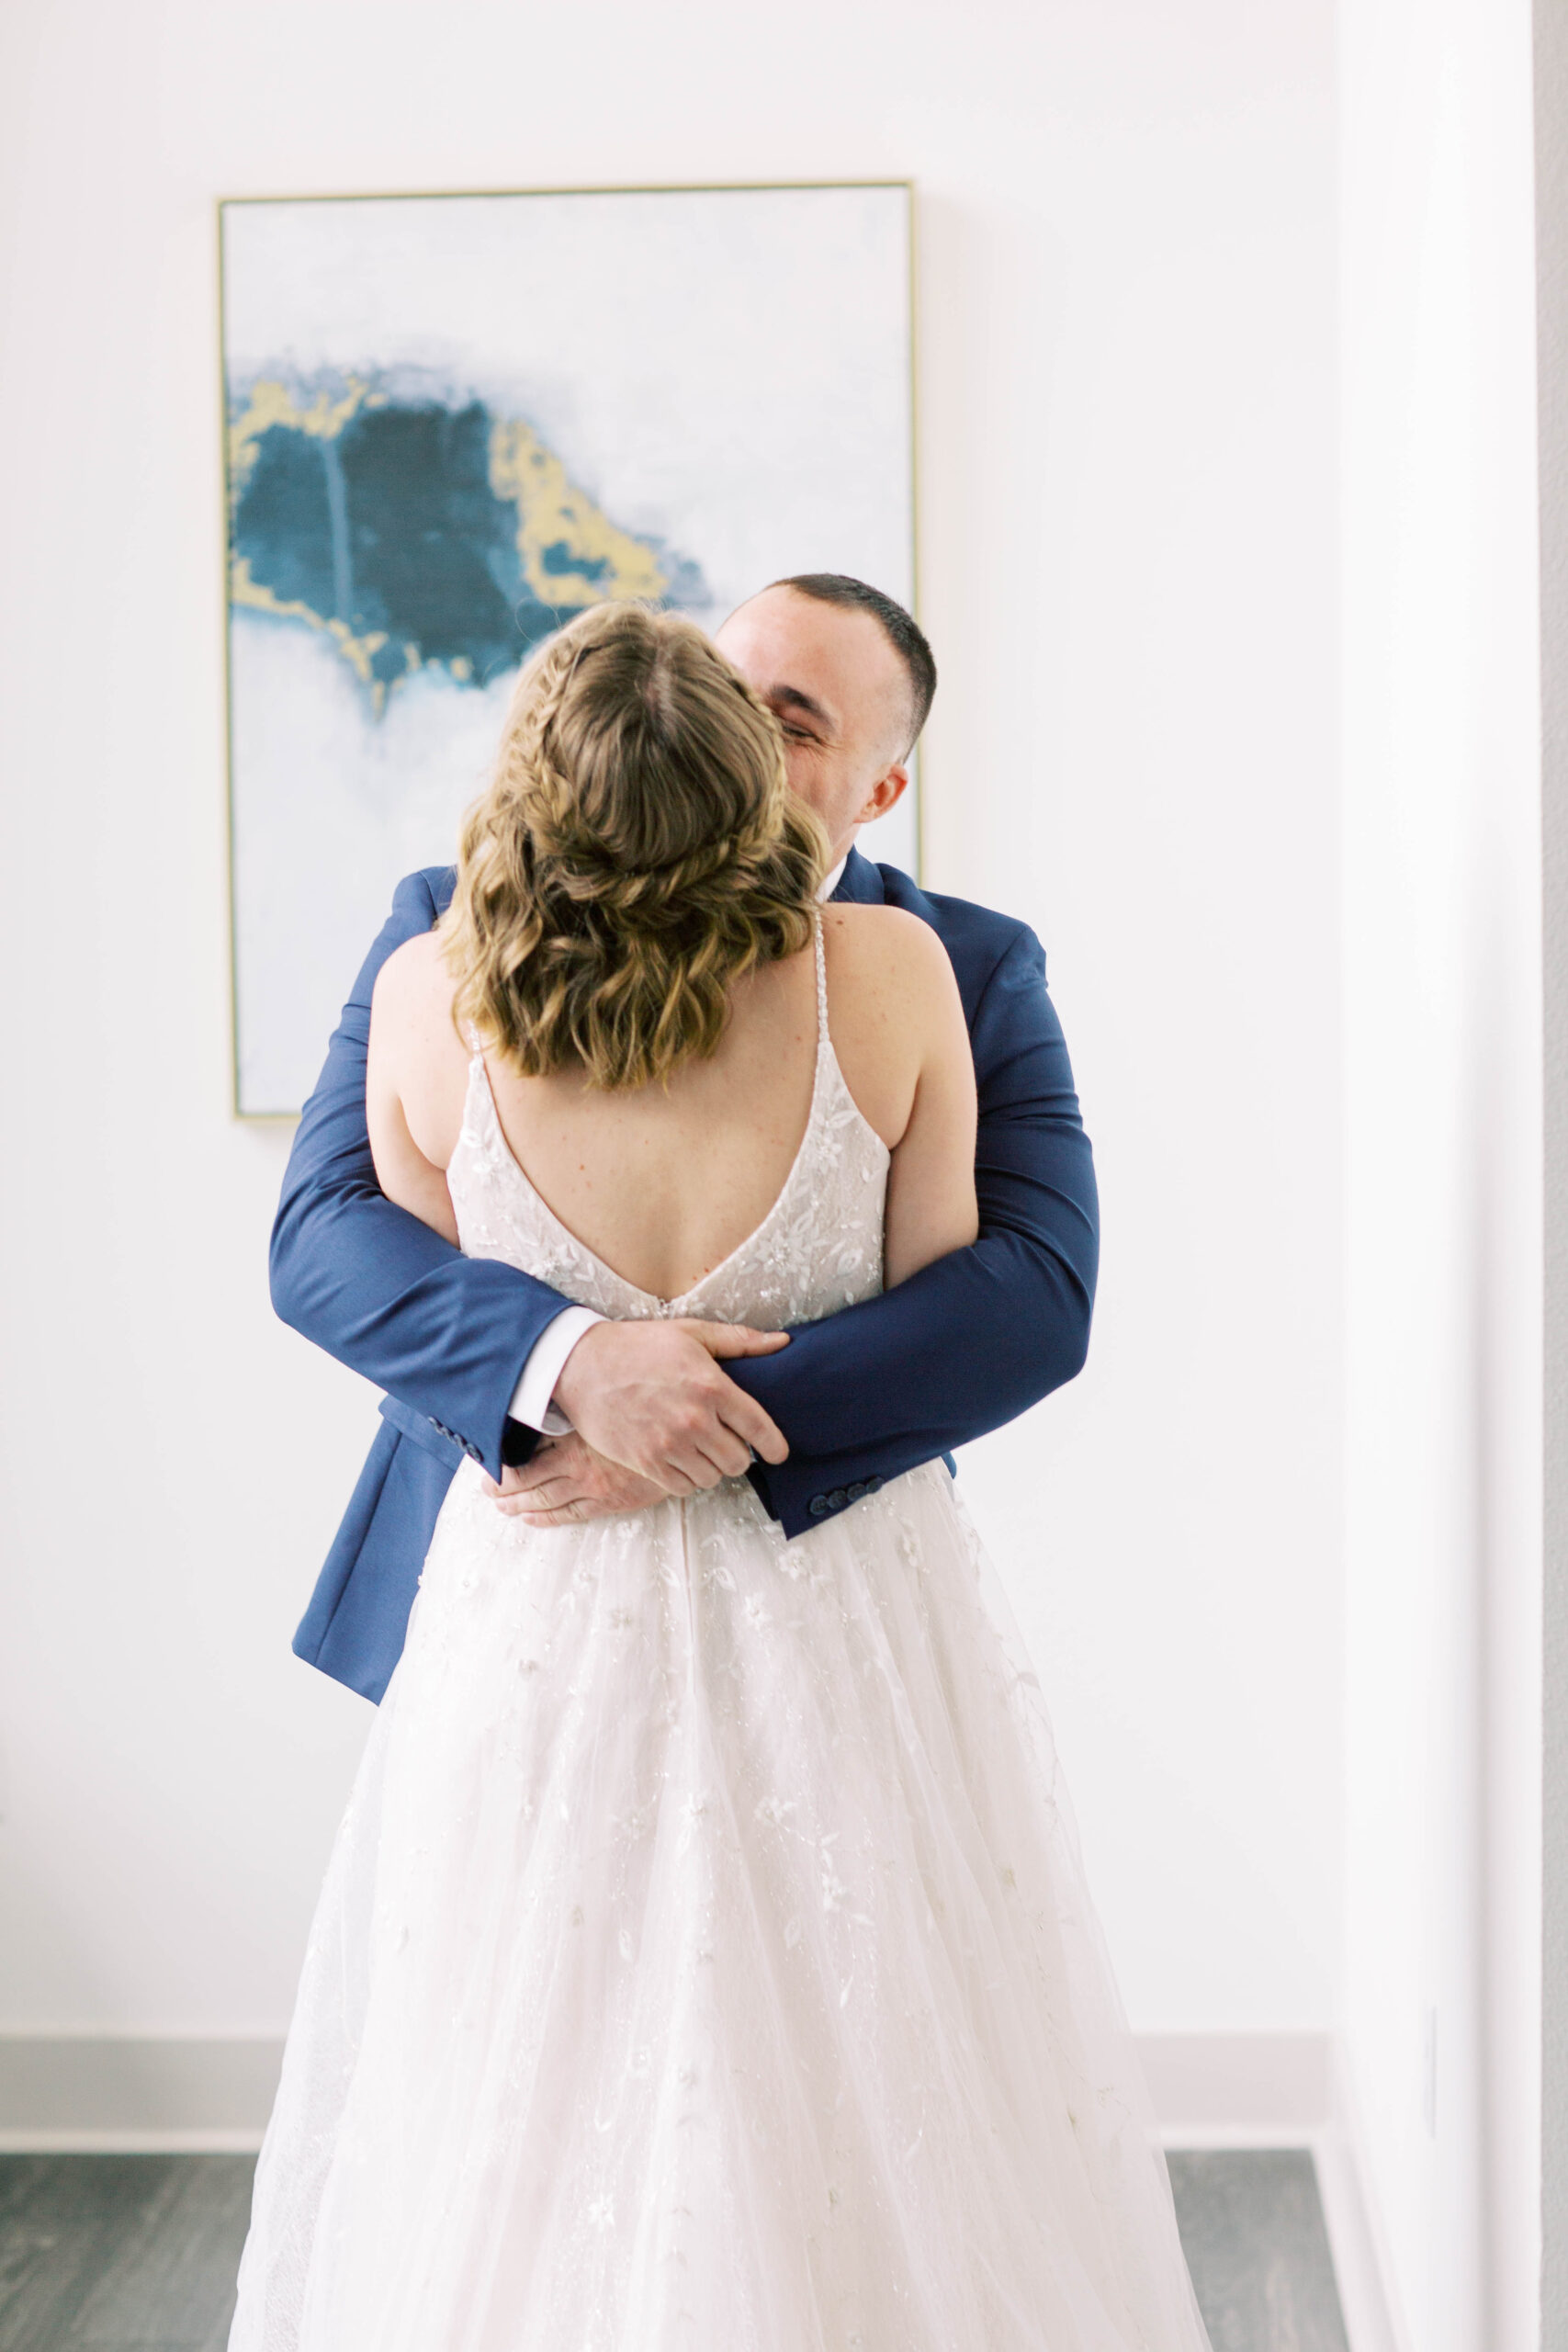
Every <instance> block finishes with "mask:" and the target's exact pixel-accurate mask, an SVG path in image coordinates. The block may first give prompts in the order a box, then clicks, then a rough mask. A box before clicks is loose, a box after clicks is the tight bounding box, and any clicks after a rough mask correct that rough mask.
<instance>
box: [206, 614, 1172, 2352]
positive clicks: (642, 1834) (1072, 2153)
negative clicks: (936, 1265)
mask: <svg viewBox="0 0 1568 2352" xmlns="http://www.w3.org/2000/svg"><path fill="white" fill-rule="evenodd" d="M826 864H827V854H826V843H825V838H824V836H823V835H822V833H821V831H820V829H819V827H818V823H817V820H815V818H814V817H813V816H812V815H811V813H810V811H809V810H808V809H807V808H806V806H805V804H804V803H803V802H802V801H800V800H799V799H798V798H797V797H795V795H793V794H792V793H791V792H790V790H789V789H788V786H787V785H786V782H785V774H784V753H783V747H782V741H781V738H780V735H779V732H778V729H777V725H776V722H775V721H774V719H773V716H772V714H771V713H770V712H769V711H768V710H767V708H766V707H764V706H763V705H762V704H761V702H759V701H758V699H757V698H756V696H755V695H753V694H752V693H751V692H750V689H749V688H748V687H747V686H746V685H745V684H743V682H742V681H741V680H740V678H739V676H738V675H737V674H736V673H735V672H734V671H732V670H731V669H730V668H729V667H728V664H727V663H726V662H725V661H724V660H723V659H722V657H721V656H720V655H719V654H718V652H717V651H716V649H715V648H714V647H713V645H712V644H711V643H710V642H709V641H708V639H705V637H704V636H703V635H702V634H701V632H700V631H699V630H698V629H696V628H694V626H693V625H692V624H691V623H690V622H688V621H685V620H683V619H681V618H680V617H678V616H673V615H669V614H657V613H653V612H650V611H649V610H646V609H644V608H643V607H641V606H637V605H604V606H599V607H597V608H595V609H593V610H592V611H591V612H590V613H588V614H587V615H585V616H582V617H581V619H579V620H577V621H575V622H574V623H573V624H572V625H571V626H570V628H566V629H565V630H563V631H562V632H561V633H560V635H559V636H558V637H557V638H555V639H552V640H551V641H550V643H549V644H548V645H547V646H546V647H545V648H544V649H543V650H542V651H541V652H540V653H538V654H537V655H536V657H535V658H534V660H533V661H532V662H530V664H529V666H528V667H527V668H526V669H525V672H524V673H523V676H522V678H521V680H520V681H519V684H518V687H517V690H516V694H515V695H514V698H513V705H512V707H511V710H510V713H509V715H508V718H507V722H506V729H505V733H504V737H503V741H502V752H501V758H500V761H499V763H498V768H497V772H496V775H495V780H494V782H493V784H492V785H491V788H490V790H489V791H488V793H487V794H486V795H485V796H484V797H482V798H481V799H480V800H479V803H478V804H477V806H476V807H475V809H473V810H472V812H471V813H470V815H469V817H468V821H467V824H466V827H465V831H464V835H463V841H462V848H461V857H460V863H459V871H458V883H457V893H456V896H455V898H454V899H453V902H452V906H451V909H450V910H449V912H448V914H447V915H446V917H445V918H444V920H443V922H441V924H440V926H439V927H438V929H437V930H436V931H435V932H434V933H430V934H428V935H426V936H423V937H420V938H417V939H414V940H411V941H410V942H409V943H408V944H406V945H404V946H403V947H401V948H400V949H399V950H398V951H397V953H396V954H395V955H394V956H391V957H390V959H389V962H388V963H387V964H386V966H385V967H384V968H383V970H382V972H381V976H380V978H379V981H378V985H377V989H376V995H375V1001H374V1009H373V1014H372V1023H371V1035H370V1059H369V1070H368V1111H369V1121H370V1135H371V1141H372V1145H373V1148H374V1152H375V1160H376V1170H377V1174H378V1178H379V1181H380V1183H381V1186H382V1189H383V1191H384V1192H385V1193H387V1194H388V1195H389V1197H390V1198H391V1199H392V1200H394V1201H396V1202H398V1203H400V1204H401V1205H403V1206H404V1207H406V1208H408V1209H410V1210H412V1212H413V1213H414V1214H415V1215H417V1216H421V1217H423V1219H424V1220H425V1221H426V1222H427V1223H428V1224H429V1225H431V1226H433V1227H434V1228H435V1229H436V1230H437V1231H438V1232H440V1233H443V1234H445V1235H446V1237H447V1238H449V1239H451V1240H453V1241H456V1242H457V1243H458V1245H459V1246H460V1247H461V1249H462V1250H464V1251H466V1252H467V1253H468V1255H470V1256H478V1257H489V1258H495V1259H501V1260H503V1261H507V1262H509V1263H511V1264H513V1265H515V1266H519V1267H522V1268H525V1270H526V1271H528V1272H531V1273H534V1274H536V1275H538V1276H539V1277H540V1278H541V1279H543V1280H545V1281H547V1282H548V1283H550V1284H551V1285H552V1286H554V1287H555V1288H556V1289H558V1291H560V1292H562V1293H564V1294H566V1295H569V1296H570V1297H571V1298H573V1299H576V1300H578V1301H581V1303H582V1304H583V1305H585V1306H591V1307H592V1308H595V1309H597V1310H598V1311H599V1312H600V1313H601V1314H604V1315H606V1316H609V1317H680V1318H691V1319H692V1320H693V1323H694V1328H695V1329H698V1331H699V1333H700V1334H701V1335H702V1336H705V1337H706V1338H708V1339H709V1340H710V1342H711V1344H713V1345H714V1346H715V1347H716V1348H719V1347H722V1346H723V1345H724V1340H723V1335H722V1332H720V1331H717V1330H711V1329H709V1327H711V1326H729V1325H747V1326H751V1327H755V1328H761V1329H771V1330H772V1332H773V1337H772V1339H771V1340H769V1341H768V1342H767V1344H770V1345H773V1346H775V1347H778V1346H784V1345H785V1344H787V1341H786V1340H785V1338H784V1331H785V1329H786V1327H788V1326H790V1325H792V1324H795V1325H798V1324H801V1323H804V1322H807V1321H810V1320H813V1319H815V1318H817V1317H821V1316H824V1315H828V1314H830V1313H833V1312H835V1311H836V1310H837V1309H839V1308H840V1307H841V1306H846V1305H850V1304H852V1303H853V1302H855V1301H857V1300H859V1299H863V1298H865V1297H868V1296H870V1295H873V1294H874V1293H875V1292H876V1291H877V1290H879V1289H880V1288H882V1287H883V1286H884V1285H885V1284H892V1283H898V1282H901V1281H903V1280H905V1279H907V1278H908V1276H909V1275H910V1274H912V1273H914V1272H917V1271H918V1270H919V1268H920V1267H922V1266H924V1265H926V1264H928V1263H929V1262H930V1261H931V1260H933V1259H934V1258H937V1257H939V1256H941V1255H942V1254H943V1253H945V1252H946V1251H948V1250H954V1249H958V1248H961V1247H963V1246H964V1244H965V1243H967V1242H969V1241H970V1240H972V1239H973V1238H974V1235H975V1232H976V1204H975V1190H974V1174H973V1166H974V1152H975V1125H976V1107H975V1080H974V1070H973V1065H972V1061H971V1056H970V1047H969V1040H968V1035H967V1032H966V1028H965V1024H964V1015H963V1011H962V1007H961V1005H960V1002H959V998H958V992H957V989H956V986H955V983H954V981H953V973H952V969H951V967H950V966H949V964H948V961H947V957H946V955H945V953H944V952H943V950H942V945H941V943H940V942H939V941H938V940H937V939H936V938H935V936H934V935H933V933H931V931H930V930H929V929H928V928H927V926H925V925H924V924H922V923H920V922H918V921H916V920H915V919H914V918H913V917H912V916H909V915H907V914H904V913H901V912H900V911H898V910H897V909H893V908H886V907H868V906H856V905H842V906H832V907H826V908H824V907H821V906H819V905H818V889H819V888H820V885H821V880H822V876H823V873H824V870H825V866H826ZM451 1344H452V1346H453V1348H454V1349H460V1348H461V1347H462V1344H463V1335H462V1332H461V1330H460V1329H454V1331H453V1333H452V1336H451ZM747 1460H748V1449H747V1447H746V1446H745V1445H744V1444H743V1443H742V1442H740V1440H739V1438H737V1439H735V1441H734V1447H733V1453H732V1455H731V1454H727V1455H726V1458H724V1459H722V1460H713V1459H712V1458H711V1457H702V1458H697V1457H695V1456H694V1458H693V1459H692V1461H691V1462H690V1463H688V1464H686V1465H684V1466H685V1469H686V1473H687V1476H686V1479H685V1481H684V1483H685V1485H686V1486H687V1487H688V1489H689V1490H688V1491H687V1492H685V1493H684V1494H683V1495H677V1496H675V1497H672V1498H670V1499H666V1500H664V1501H661V1502H659V1503H657V1504H655V1505H652V1506H651V1507H649V1509H647V1510H641V1511H638V1512H637V1513H634V1514H626V1515H623V1516H621V1517H619V1518H608V1519H600V1520H596V1521H591V1522H589V1523H587V1524H583V1525H578V1526H567V1527H562V1528H558V1529H549V1530H533V1529H530V1528H528V1527H526V1526H525V1525H524V1524H523V1523H522V1522H521V1521H518V1520H516V1519H513V1518H507V1517H504V1516H502V1514H501V1512H500V1511H498V1510H497V1508H496V1506H495V1504H494V1502H493V1501H492V1500H491V1498H490V1496H489V1495H487V1492H486V1485H485V1481H484V1479H483V1476H482V1473H481V1472H480V1470H479V1466H478V1465H477V1464H473V1463H471V1462H470V1463H466V1464H465V1465H464V1466H463V1468H462V1469H460V1470H459V1471H458V1473H457V1478H456V1480H455V1482H454V1484H453V1486H452V1488H451V1491H450V1494H449V1496H448V1498H447V1500H446V1505H445V1507H444V1509H443V1510H442V1513H441V1517H440V1520H439V1522H438V1524H437V1527H436V1531H435V1536H434V1543H433V1544H432V1546H431V1549H430V1553H429V1555H428V1558H427V1560H426V1563H425V1568H424V1574H423V1580H422V1584H421V1589H420V1594H419V1598H418V1600H417V1601H416V1603H415V1607H414V1611H413V1616H412V1621H411V1624H410V1629H409V1638H408V1643H407V1646H406V1648H405V1650H404V1652H403V1655H402V1657H401V1660H400V1664H399V1666H398V1668H397V1670H396V1672H395V1674H394V1676H393V1679H392V1682H391V1685H390V1687H389V1691H388V1692H387V1695H386V1698H385V1700H384V1702H383V1703H382V1705H381V1708H380V1710H379V1713H378V1716H377V1720H376V1723H375V1724H374V1726H373V1728H372V1731H371V1734H370V1738H369V1742H368V1744H367V1748H366V1752H365V1757H364V1760H363V1763H362V1765H361V1768H360V1771H359V1774H358V1778H357V1780H356V1781H355V1789H354V1792H353V1795H352V1797H351V1799H350V1803H349V1806H348V1810H347V1813H346V1814H345V1815H344V1822H343V1826H342V1828H341V1830H340V1832H339V1835H338V1839H337V1843H336V1846H335V1849H334V1851H333V1859H332V1862H331V1864H330V1867H329V1870H328V1873H327V1878H326V1883H325V1885H324V1887H323V1890H322V1894H321V1901H320V1905H319V1907H318V1910H317V1915H316V1919H315V1923H314V1926H313V1928H312V1931H311V1936H310V1945H309V1949H308V1951H307V1954H306V1960H305V1966H304V1972H303V1976H302V1979H301V1983H300V1987H299V2000H298V2005H297V2007H296V2012H295V2017H294V2021H293V2025H292V2028H291V2030H290V2033H289V2039H288V2051H287V2054H286V2058H285V2062H284V2071H283V2079H282V2085H281V2087H280V2090H279V2093H278V2098H277V2103H276V2109H275V2111H274V2115H273V2119H272V2122H271V2125H270V2127H269V2130H268V2133H267V2137H266V2142H265V2147H264V2149H263V2152H262V2156H261V2160H260V2164H259V2165H258V2168H257V2177H256V2188H255V2200H254V2213H253V2220H252V2227H251V2233H250V2237H249V2239H248V2241H247V2244H246V2248H245V2254H244V2259H243V2265H242V2268H241V2274H240V2290H239V2305H238V2311H237V2313H236V2317H235V2320H234V2326H233V2332H232V2335H231V2352H674V2347H677V2346H690V2347H692V2352H855V2348H856V2347H858V2352H1134V2347H1139V2348H1140V2352H1202V2347H1203V2346H1205V2343H1206V2339H1205V2337H1204V2334H1203V2329H1202V2324H1201V2320H1200V2318H1199V2316H1198V2312H1197V2307H1196V2304H1195V2302H1194V2301H1193V2297H1192V2293H1191V2289H1190V2284H1189V2281H1188V2277H1187V2272H1186V2267H1185V2265H1184V2262H1183V2260H1182V2256H1181V2251H1180V2246H1179V2241H1178V2237H1177V2233H1176V2225H1175V2220H1174V2216H1173V2212H1172V2207H1171V2201H1170V2194H1169V2189H1168V2183H1167V2179H1166V2175H1165V2167H1164V2164H1163V2161H1162V2159H1161V2157H1160V2155H1159V2153H1158V2149H1157V2146H1156V2144H1155V2143H1154V2140H1153V2137H1152V2133H1151V2130H1150V2125H1149V2120H1148V2116H1147V2111H1146V2105H1145V2098H1144V2094H1143V2090H1142V2086H1141V2084H1140V2082H1139V2079H1138V2075H1137V2069H1136V2064H1135V2062H1134V2058H1133V2055H1132V2051H1131V2047H1130V2043H1129V2041H1128V2039H1127V2035H1126V2030H1125V2027H1124V2025H1123V2022H1122V2017H1121V2012H1120V2007H1119V2003H1118V2000H1117V1996H1116V1992H1115V1988H1114V1985H1113V1982H1112V1979H1111V1973H1110V1970H1109V1967H1108V1964H1107V1962H1106V1960H1105V1957H1104V1953H1103V1951H1102V1949H1101V1946H1100V1937H1099V1931H1098V1928H1097V1927H1096V1924H1095V1921H1094V1917H1093V1914H1092V1911H1091V1909H1090V1906H1089V1900H1088V1896H1087V1894H1086V1892H1085V1889H1084V1886H1083V1882H1082V1878H1081V1875H1080V1871H1079V1865H1078V1861H1077V1852H1076V1848H1075V1845H1074V1841H1073V1836H1072V1831H1071V1826H1070V1822H1069V1820H1068V1817H1067V1814H1066V1799H1065V1796H1064V1793H1063V1792H1062V1790H1061V1787H1060V1785H1059V1782H1058V1780H1057V1777H1056V1772H1055V1762H1054V1758H1053V1752H1052V1747H1051V1741H1050V1733H1049V1728H1048V1725H1047V1724H1046V1721H1045V1716H1044V1713H1043V1706H1042V1702H1041V1699H1040V1695H1039V1691H1038V1686H1037V1684H1036V1682H1035V1680H1034V1678H1033V1676H1032V1673H1031V1672H1030V1670H1029V1668H1028V1663H1027V1660H1026V1659H1025V1658H1024V1657H1023V1656H1022V1654H1021V1651H1020V1649H1019V1646H1018V1644H1017V1640H1016V1636H1015V1635H1014V1634H1013V1633H1012V1632H1011V1629H1010V1623H1009V1620H1008V1618H1007V1615H1006V1611H1005V1608H1004V1606H1003V1604H1002V1602H1001V1600H1000V1597H999V1595H998V1592H997V1591H996V1589H995V1586H994V1581H993V1579H992V1577H991V1574H990V1571H989V1569H988V1567H987V1564H986V1562H985V1560H984V1557H983V1555H982V1554H981V1552H980V1549H979V1546H978V1544H977V1543H976V1538H975V1535H974V1533H973V1531H972V1529H971V1528H970V1526H969V1523H968V1521H967V1520H966V1518H965V1516H964V1511H963V1509H962V1506H961V1505H960V1503H959V1501H958V1498H957V1496H956V1494H955V1492H954V1489H953V1484H952V1481H951V1479H950V1478H949V1476H948V1474H947V1472H946V1471H945V1469H944V1468H943V1467H942V1465H941V1464H938V1463H932V1464H927V1465H926V1466H925V1467H923V1468H921V1469H918V1470H915V1471H912V1472H909V1473H908V1474H907V1475H906V1476H903V1477H900V1478H897V1479H895V1480H892V1481H890V1482H888V1483H887V1484H886V1485H882V1486H880V1487H875V1488H874V1490H873V1491H868V1492H867V1493H866V1494H865V1495H864V1496H863V1498H862V1499H861V1500H859V1501H858V1502H856V1503H855V1505H854V1507H853V1509H852V1510H847V1511H845V1512H844V1513H842V1514H841V1515H840V1516H838V1517H836V1518H834V1519H832V1520H831V1521H828V1522H826V1523H823V1524H821V1525H819V1526H817V1527H815V1528H813V1530H812V1531H811V1532H809V1533H807V1534H805V1535H802V1536H799V1537H797V1538H796V1539H795V1540H794V1541H786V1540H785V1539H784V1535H783V1532H782V1531H781V1529H780V1527H779V1526H778V1524H777V1522H776V1521H773V1520H772V1519H770V1518H769V1517H768V1516H767V1515H766V1513H765V1512H764V1511H763V1510H762V1508H761V1504H760V1503H759V1501H758V1500H757V1498H756V1496H755V1495H754V1494H753V1492H752V1490H751V1487H750V1484H749V1483H748V1482H747V1480H746V1478H745V1476H744V1475H743V1473H744V1471H745V1468H746V1465H747ZM715 1482H716V1483H715ZM491 1492H492V1493H493V1489H491Z"/></svg>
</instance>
